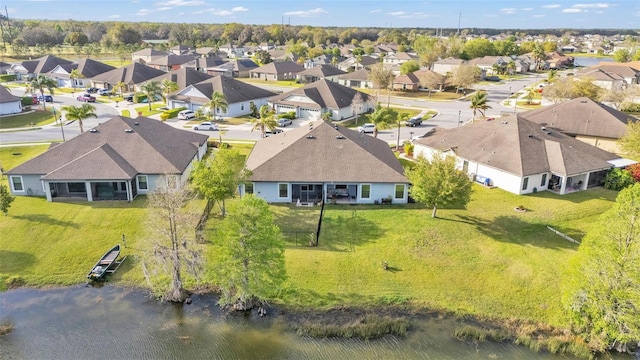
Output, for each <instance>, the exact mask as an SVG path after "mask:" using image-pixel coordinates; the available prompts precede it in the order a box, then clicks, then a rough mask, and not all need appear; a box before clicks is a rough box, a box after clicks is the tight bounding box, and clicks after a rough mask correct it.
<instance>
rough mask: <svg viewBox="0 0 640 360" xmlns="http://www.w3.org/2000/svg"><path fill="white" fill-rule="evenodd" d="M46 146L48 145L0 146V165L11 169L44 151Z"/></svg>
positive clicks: (5, 168)
mask: <svg viewBox="0 0 640 360" xmlns="http://www.w3.org/2000/svg"><path fill="white" fill-rule="evenodd" d="M48 148H49V146H48V145H34V146H19V145H16V146H7V147H0V165H2V168H4V170H5V171H6V170H11V169H13V168H14V167H16V166H18V165H20V164H22V163H23V162H25V161H27V160H29V159H33V158H34V157H36V156H38V155H40V154H42V153H44V152H45V151H47V149H48Z"/></svg>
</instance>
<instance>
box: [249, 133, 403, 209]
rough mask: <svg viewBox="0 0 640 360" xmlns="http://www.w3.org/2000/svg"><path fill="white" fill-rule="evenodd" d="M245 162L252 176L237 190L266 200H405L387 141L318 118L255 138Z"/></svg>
mask: <svg viewBox="0 0 640 360" xmlns="http://www.w3.org/2000/svg"><path fill="white" fill-rule="evenodd" d="M246 166H247V168H248V169H249V170H251V171H252V175H251V177H250V179H249V180H250V182H249V183H247V184H245V185H243V186H241V194H242V195H244V194H254V195H255V196H257V197H260V198H262V199H264V200H266V201H267V202H269V203H297V202H300V203H305V204H309V203H318V202H320V201H335V202H336V203H350V204H374V203H381V201H382V199H389V200H390V201H391V202H392V203H394V204H404V203H406V202H407V199H408V187H409V181H408V180H407V178H406V177H405V176H404V169H403V167H402V165H401V164H400V162H399V161H398V159H397V158H396V157H395V155H394V154H393V151H391V148H390V147H389V144H387V143H386V142H385V141H383V140H380V139H377V138H374V137H372V136H369V135H365V134H360V133H358V132H357V131H354V130H351V129H348V128H345V127H341V126H333V125H331V124H329V123H327V122H325V121H322V120H320V121H316V122H312V123H310V124H309V126H304V127H300V128H296V129H292V130H287V131H285V132H283V133H280V134H276V135H272V136H270V137H267V138H264V139H261V140H259V141H258V142H257V143H256V145H255V146H254V148H253V150H252V151H251V154H249V157H248V158H247V164H246ZM387 201H388V200H387Z"/></svg>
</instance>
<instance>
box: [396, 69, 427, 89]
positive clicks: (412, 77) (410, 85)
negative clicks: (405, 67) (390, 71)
mask: <svg viewBox="0 0 640 360" xmlns="http://www.w3.org/2000/svg"><path fill="white" fill-rule="evenodd" d="M392 87H393V90H399V91H418V89H419V88H420V79H418V77H417V76H416V74H414V73H408V74H404V75H398V76H396V77H395V79H393V84H392Z"/></svg>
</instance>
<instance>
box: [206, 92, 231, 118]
mask: <svg viewBox="0 0 640 360" xmlns="http://www.w3.org/2000/svg"><path fill="white" fill-rule="evenodd" d="M207 106H208V107H209V109H211V113H212V114H213V119H214V120H215V119H216V114H217V113H218V110H222V111H223V112H226V111H227V109H228V108H229V104H228V103H227V98H226V97H225V96H224V94H223V93H221V92H219V91H214V92H213V94H211V100H209V102H208V103H207Z"/></svg>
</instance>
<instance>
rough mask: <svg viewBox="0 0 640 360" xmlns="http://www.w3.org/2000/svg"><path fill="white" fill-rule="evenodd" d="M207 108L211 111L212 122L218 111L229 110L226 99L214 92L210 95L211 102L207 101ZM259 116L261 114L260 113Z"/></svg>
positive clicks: (221, 94)
mask: <svg viewBox="0 0 640 360" xmlns="http://www.w3.org/2000/svg"><path fill="white" fill-rule="evenodd" d="M207 106H208V107H209V109H211V112H212V113H213V119H214V120H215V119H216V113H217V112H218V109H219V110H222V111H223V112H226V111H227V109H228V108H229V104H228V103H227V98H226V97H225V96H224V94H223V93H221V92H220V91H214V92H213V94H211V100H209V102H208V103H207ZM263 106H264V105H263ZM267 107H268V106H267ZM260 111H262V108H260ZM260 114H262V112H261V113H260Z"/></svg>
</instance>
